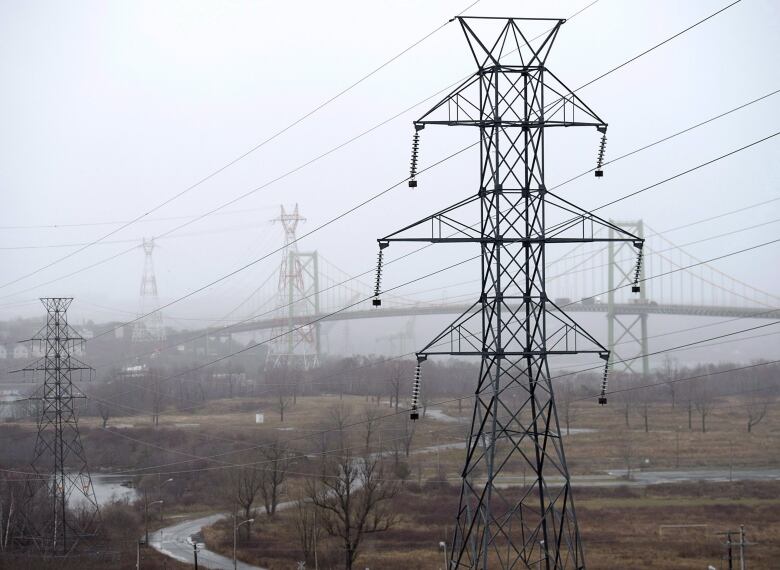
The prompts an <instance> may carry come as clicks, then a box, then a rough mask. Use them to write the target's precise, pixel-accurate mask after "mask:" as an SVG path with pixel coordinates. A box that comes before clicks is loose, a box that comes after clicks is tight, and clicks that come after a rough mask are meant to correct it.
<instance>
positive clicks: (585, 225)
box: [545, 191, 644, 243]
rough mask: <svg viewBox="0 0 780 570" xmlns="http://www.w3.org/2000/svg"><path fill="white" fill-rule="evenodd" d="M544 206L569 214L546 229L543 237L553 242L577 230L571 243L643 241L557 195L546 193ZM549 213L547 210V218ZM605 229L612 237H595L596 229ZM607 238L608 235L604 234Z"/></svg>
mask: <svg viewBox="0 0 780 570" xmlns="http://www.w3.org/2000/svg"><path fill="white" fill-rule="evenodd" d="M546 196H547V202H546V206H547V207H548V209H555V210H558V211H561V212H565V213H567V214H571V217H569V218H567V219H565V220H563V221H561V222H558V223H557V224H554V225H552V226H550V227H548V228H547V231H546V233H545V235H546V236H547V238H550V239H554V240H555V241H561V239H562V238H563V237H565V236H567V232H570V230H579V231H578V233H577V237H576V238H575V237H574V236H571V237H572V240H573V241H581V240H582V239H586V240H587V241H588V242H599V243H600V242H611V241H612V242H615V241H617V242H636V243H640V242H643V241H644V239H643V238H641V237H639V236H637V235H634V234H632V233H631V232H629V231H628V230H626V229H625V228H622V227H620V226H618V225H616V224H613V223H612V222H609V221H607V220H605V219H604V218H600V217H599V216H597V215H596V214H593V213H591V212H588V211H587V210H584V209H582V208H580V207H579V206H577V205H576V204H572V203H571V202H569V201H568V200H566V199H565V198H561V197H560V196H558V195H557V194H554V193H552V192H549V191H548V192H547V195H546ZM549 215H550V213H549V210H548V217H549ZM601 228H606V229H609V230H612V237H597V233H598V229H601ZM604 235H605V236H608V235H609V234H608V233H605V234H604Z"/></svg>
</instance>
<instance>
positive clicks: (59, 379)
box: [23, 297, 100, 555]
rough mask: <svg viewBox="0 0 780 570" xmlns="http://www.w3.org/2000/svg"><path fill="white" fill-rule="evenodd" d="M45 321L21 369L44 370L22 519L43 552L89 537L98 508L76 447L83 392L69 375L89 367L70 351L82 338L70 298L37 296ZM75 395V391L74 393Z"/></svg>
mask: <svg viewBox="0 0 780 570" xmlns="http://www.w3.org/2000/svg"><path fill="white" fill-rule="evenodd" d="M41 301H42V302H43V304H44V306H45V307H46V311H47V316H46V325H45V326H44V328H43V329H41V331H40V332H39V333H38V335H36V337H35V338H33V339H31V340H32V342H33V343H37V345H38V347H39V348H40V350H41V352H42V353H43V356H42V357H41V358H40V359H39V360H37V361H36V362H34V363H33V364H31V365H30V366H28V367H26V368H24V370H25V371H32V372H42V373H43V392H42V396H41V397H40V398H37V400H39V401H40V414H39V416H38V437H37V439H36V441H35V450H34V453H33V460H32V463H31V466H32V470H33V472H34V473H35V476H33V477H31V478H30V479H29V480H28V482H27V490H28V495H27V499H28V502H27V504H26V505H25V508H24V512H23V516H24V517H25V520H26V523H27V528H26V532H27V534H28V538H29V540H31V541H33V542H35V543H36V545H37V546H38V547H39V548H41V550H43V551H45V552H50V553H55V554H61V555H62V554H67V553H69V552H70V551H72V550H73V549H74V548H75V547H76V546H77V545H78V544H79V542H80V541H81V540H83V539H84V538H87V537H90V536H94V535H95V534H96V533H97V529H98V526H99V523H100V511H99V508H98V503H97V499H96V498H95V490H94V488H93V486H92V479H91V477H90V475H89V466H88V465H87V457H86V454H85V453H84V447H83V446H82V445H81V436H80V435H79V426H78V419H77V412H76V403H75V402H76V400H77V399H78V398H83V397H84V396H83V395H82V394H81V392H80V391H79V390H78V388H76V387H74V385H73V382H72V379H71V375H72V373H73V372H75V371H78V372H79V373H81V374H83V373H84V371H87V372H88V373H90V374H91V372H92V368H91V367H90V366H87V365H86V364H84V363H83V362H81V361H80V360H78V359H77V358H76V357H75V355H76V354H81V353H83V349H84V339H83V338H82V337H81V336H80V335H79V334H78V333H77V332H76V331H75V330H74V329H73V328H71V327H70V326H69V325H68V317H67V310H68V307H69V306H70V303H71V301H73V299H67V298H59V297H53V298H45V299H41ZM74 393H75V394H74Z"/></svg>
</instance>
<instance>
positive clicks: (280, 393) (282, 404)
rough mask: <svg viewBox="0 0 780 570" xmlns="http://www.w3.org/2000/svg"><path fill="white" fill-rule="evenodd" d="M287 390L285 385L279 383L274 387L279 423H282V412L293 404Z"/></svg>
mask: <svg viewBox="0 0 780 570" xmlns="http://www.w3.org/2000/svg"><path fill="white" fill-rule="evenodd" d="M287 392H288V391H287V386H284V385H281V384H280V385H279V386H277V387H276V396H277V397H276V410H277V411H278V412H279V421H280V422H281V423H284V412H285V411H287V410H288V409H290V407H291V406H292V405H293V402H292V399H291V398H290V396H289V395H288V393H287Z"/></svg>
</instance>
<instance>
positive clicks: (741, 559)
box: [739, 524, 747, 570]
mask: <svg viewBox="0 0 780 570" xmlns="http://www.w3.org/2000/svg"><path fill="white" fill-rule="evenodd" d="M746 544H747V543H746V542H745V525H743V524H741V525H739V570H745V568H747V565H746V563H745V562H746V561H745V546H746Z"/></svg>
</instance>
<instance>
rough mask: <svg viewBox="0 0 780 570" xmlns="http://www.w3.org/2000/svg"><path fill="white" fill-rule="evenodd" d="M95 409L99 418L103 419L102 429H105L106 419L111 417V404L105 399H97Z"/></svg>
mask: <svg viewBox="0 0 780 570" xmlns="http://www.w3.org/2000/svg"><path fill="white" fill-rule="evenodd" d="M97 409H98V415H100V419H102V420H103V429H106V424H108V419H109V418H110V417H111V404H110V403H109V402H107V401H105V400H98V405H97Z"/></svg>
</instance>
